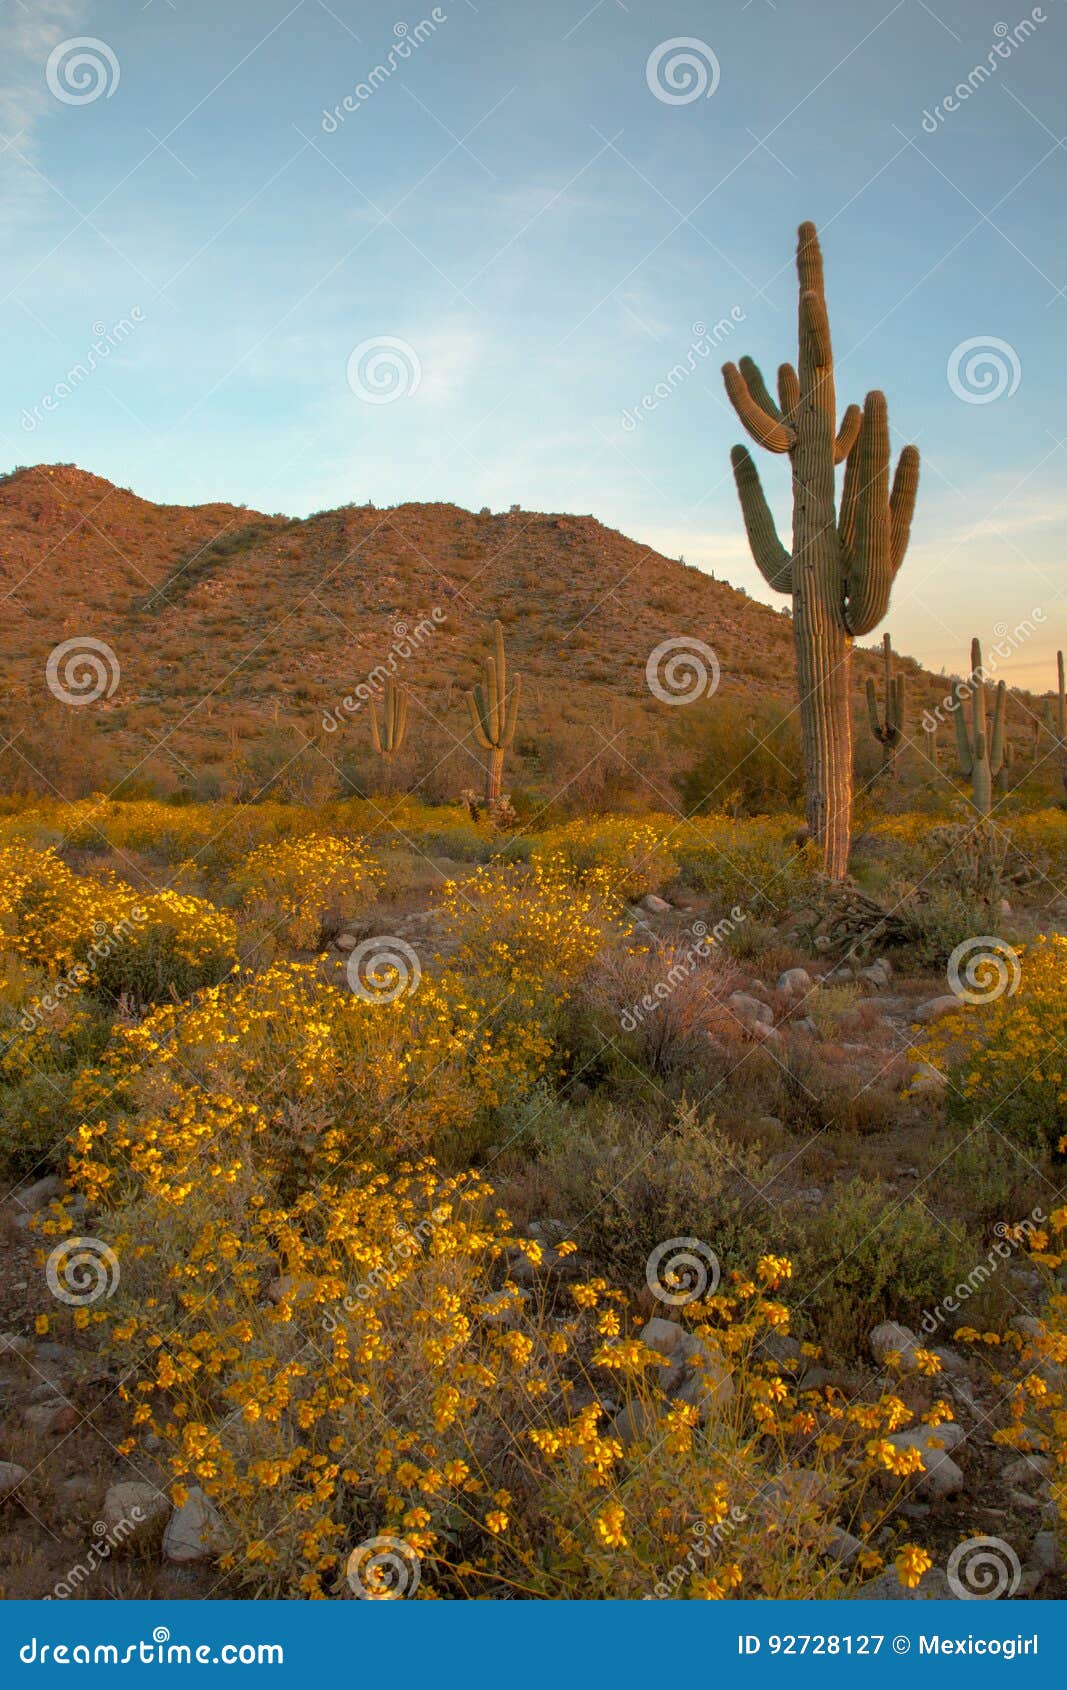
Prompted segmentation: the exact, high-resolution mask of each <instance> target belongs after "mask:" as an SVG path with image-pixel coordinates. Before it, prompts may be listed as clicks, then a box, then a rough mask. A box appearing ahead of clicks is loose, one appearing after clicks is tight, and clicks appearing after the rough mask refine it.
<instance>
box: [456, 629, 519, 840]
mask: <svg viewBox="0 0 1067 1690" xmlns="http://www.w3.org/2000/svg"><path fill="white" fill-rule="evenodd" d="M521 696H522V676H521V675H516V676H515V679H514V680H513V681H511V682H510V683H509V680H508V664H507V655H506V653H505V651H504V629H503V627H502V625H501V624H500V622H494V623H493V655H492V657H487V658H486V659H485V662H484V664H483V666H482V679H481V681H480V682H479V684H478V685H477V686H476V687H475V688H474V690H473V691H472V692H468V693H467V695H466V697H467V710H468V713H469V715H470V721H471V727H472V728H473V729H474V733H475V736H476V738H477V740H478V743H479V745H481V746H482V747H483V749H484V750H486V751H488V753H489V756H488V758H487V760H486V765H485V801H486V803H487V804H488V805H489V806H490V808H492V806H493V805H494V804H496V803H497V802H498V801H499V799H500V795H501V793H502V791H503V786H504V753H505V751H507V749H508V747H509V746H510V745H511V743H512V741H513V740H514V738H515V724H516V722H517V721H518V716H519V699H520V697H521Z"/></svg>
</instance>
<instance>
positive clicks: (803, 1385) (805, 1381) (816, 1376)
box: [797, 1367, 838, 1391]
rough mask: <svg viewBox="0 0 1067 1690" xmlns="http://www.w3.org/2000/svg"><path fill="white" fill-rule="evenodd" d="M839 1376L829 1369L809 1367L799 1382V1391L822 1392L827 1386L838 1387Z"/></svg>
mask: <svg viewBox="0 0 1067 1690" xmlns="http://www.w3.org/2000/svg"><path fill="white" fill-rule="evenodd" d="M837 1382H838V1381H837V1375H836V1374H835V1373H831V1372H830V1369H829V1368H828V1367H809V1368H808V1370H807V1372H806V1373H802V1374H801V1376H800V1378H799V1379H798V1380H797V1390H798V1391H821V1390H822V1389H823V1387H824V1386H826V1385H836V1384H837Z"/></svg>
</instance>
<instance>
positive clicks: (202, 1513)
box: [163, 1485, 230, 1562]
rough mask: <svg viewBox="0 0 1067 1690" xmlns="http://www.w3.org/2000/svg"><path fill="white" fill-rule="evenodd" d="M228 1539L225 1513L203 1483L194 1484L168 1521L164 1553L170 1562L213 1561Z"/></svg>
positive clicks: (227, 1542) (164, 1538)
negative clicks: (217, 1506)
mask: <svg viewBox="0 0 1067 1690" xmlns="http://www.w3.org/2000/svg"><path fill="white" fill-rule="evenodd" d="M229 1541H230V1534H229V1532H228V1531H227V1529H226V1522H225V1521H224V1520H223V1518H222V1515H221V1514H220V1513H219V1511H218V1509H217V1508H216V1507H215V1504H214V1503H213V1502H212V1501H211V1499H210V1498H209V1497H207V1496H205V1495H204V1492H203V1491H202V1490H201V1489H200V1486H199V1485H194V1486H193V1487H192V1489H191V1490H190V1492H189V1495H188V1496H187V1498H186V1500H185V1502H184V1503H183V1504H182V1506H181V1507H180V1508H176V1509H175V1510H174V1513H173V1514H172V1515H171V1517H170V1519H169V1520H168V1521H167V1526H166V1530H165V1531H164V1533H163V1554H164V1557H165V1558H166V1560H168V1561H178V1562H188V1561H210V1560H213V1559H214V1557H215V1556H216V1555H222V1554H224V1553H225V1551H226V1549H227V1548H228V1546H229Z"/></svg>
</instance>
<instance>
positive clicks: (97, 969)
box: [0, 846, 237, 1006]
mask: <svg viewBox="0 0 1067 1690" xmlns="http://www.w3.org/2000/svg"><path fill="white" fill-rule="evenodd" d="M0 948H3V949H7V950H10V951H13V952H15V953H16V954H17V955H18V956H20V957H22V958H24V959H25V960H26V961H27V962H30V963H34V964H36V965H38V966H39V967H41V968H42V969H44V970H46V971H47V972H48V973H49V974H50V975H58V976H60V977H61V978H63V979H64V981H65V982H66V984H67V985H68V986H70V985H73V986H74V987H76V988H78V989H84V990H85V991H88V992H90V993H94V994H96V995H98V996H100V997H101V998H104V999H107V1000H111V1001H117V1000H118V999H119V998H120V997H124V996H125V997H128V998H129V999H130V1000H132V1002H133V1004H134V1005H138V1006H143V1005H145V1004H150V1003H155V1002H158V1001H159V1000H160V999H162V998H167V997H184V996H186V995H188V994H189V993H190V992H194V991H197V990H198V989H199V988H200V987H201V986H205V985H213V984H215V983H216V982H218V981H219V980H221V979H223V978H224V977H225V975H226V974H228V973H229V971H230V969H231V968H232V967H233V966H234V963H235V962H236V960H237V931H236V928H235V926H234V922H233V919H232V917H230V916H228V915H226V914H225V913H224V912H223V911H221V910H217V909H216V908H215V907H214V905H212V904H210V903H208V902H207V901H206V900H205V899H203V898H193V897H188V896H184V895H182V894H180V893H177V892H172V891H167V890H165V891H162V892H146V893H141V892H137V891H135V890H134V888H133V887H132V886H128V885H126V884H125V883H124V882H123V881H120V880H116V878H115V877H114V875H111V874H106V875H102V876H100V877H99V878H92V879H90V878H89V877H87V876H83V875H76V874H74V873H73V872H72V871H71V870H70V869H69V868H68V867H67V866H66V864H65V863H64V862H63V861H62V860H61V859H60V858H59V857H58V856H57V855H56V853H55V851H54V850H53V849H52V848H51V847H49V848H48V849H47V850H44V851H29V850H26V849H22V848H19V847H14V846H11V847H7V848H6V849H4V850H2V851H0Z"/></svg>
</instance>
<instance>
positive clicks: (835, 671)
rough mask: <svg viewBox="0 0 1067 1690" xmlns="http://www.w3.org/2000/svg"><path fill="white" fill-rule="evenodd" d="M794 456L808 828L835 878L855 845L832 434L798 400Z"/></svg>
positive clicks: (812, 403)
mask: <svg viewBox="0 0 1067 1690" xmlns="http://www.w3.org/2000/svg"><path fill="white" fill-rule="evenodd" d="M796 430H797V444H796V450H795V452H794V454H793V643H794V646H795V649H796V660H797V687H798V690H799V693H800V732H801V744H802V746H803V752H804V771H805V813H806V817H807V823H808V830H809V832H810V834H811V837H812V839H813V840H814V841H815V843H816V844H817V845H819V846H821V848H822V854H823V867H824V868H825V870H826V872H827V874H828V875H830V877H831V878H832V879H834V880H843V879H844V877H845V875H846V874H847V873H848V856H849V850H850V847H851V843H852V639H851V636H850V635H849V634H848V633H847V632H846V630H845V626H844V623H843V622H842V620H841V614H840V602H839V600H840V590H839V586H838V572H839V567H840V565H839V554H840V545H839V542H838V538H837V512H836V510H835V506H834V460H833V437H832V434H831V433H830V429H829V423H828V420H827V418H826V415H825V411H824V410H823V409H822V408H821V407H820V406H819V405H818V404H817V402H816V399H815V396H814V395H813V394H812V395H809V397H808V399H807V401H805V399H804V397H803V396H802V397H801V402H800V409H799V412H798V414H797V422H796Z"/></svg>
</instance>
